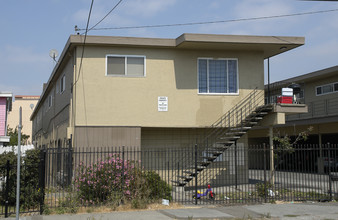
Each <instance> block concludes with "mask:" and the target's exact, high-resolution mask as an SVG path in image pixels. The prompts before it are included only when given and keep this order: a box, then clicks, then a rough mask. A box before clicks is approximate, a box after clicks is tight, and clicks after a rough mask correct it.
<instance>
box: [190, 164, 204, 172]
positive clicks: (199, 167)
mask: <svg viewBox="0 0 338 220" xmlns="http://www.w3.org/2000/svg"><path fill="white" fill-rule="evenodd" d="M205 168H207V167H206V166H201V165H198V166H197V170H198V171H201V170H204V169H205ZM189 169H195V166H192V167H189Z"/></svg>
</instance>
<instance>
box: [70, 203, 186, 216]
mask: <svg viewBox="0 0 338 220" xmlns="http://www.w3.org/2000/svg"><path fill="white" fill-rule="evenodd" d="M181 208H185V207H184V206H183V205H181V204H179V203H170V205H169V206H167V205H162V204H160V203H154V204H149V205H148V206H147V208H144V209H135V208H132V206H131V204H129V203H128V204H124V205H120V206H118V207H116V208H115V209H113V208H112V207H109V206H100V207H81V208H79V210H78V211H77V213H76V214H84V213H107V212H130V211H146V210H160V209H181Z"/></svg>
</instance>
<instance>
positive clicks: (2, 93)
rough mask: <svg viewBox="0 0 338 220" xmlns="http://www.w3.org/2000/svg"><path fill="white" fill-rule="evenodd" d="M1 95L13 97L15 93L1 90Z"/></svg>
mask: <svg viewBox="0 0 338 220" xmlns="http://www.w3.org/2000/svg"><path fill="white" fill-rule="evenodd" d="M0 97H7V98H12V97H13V94H12V93H11V92H0Z"/></svg>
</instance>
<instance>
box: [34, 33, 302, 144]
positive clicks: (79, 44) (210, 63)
mask: <svg viewBox="0 0 338 220" xmlns="http://www.w3.org/2000/svg"><path fill="white" fill-rule="evenodd" d="M83 41H84V36H81V35H72V36H70V38H69V40H68V42H67V44H66V46H65V48H64V50H63V52H62V54H61V57H60V59H59V62H58V63H57V65H56V67H55V68H54V70H53V72H52V74H51V76H50V78H49V80H48V82H47V85H46V87H45V89H44V91H43V94H42V96H41V98H40V100H39V101H38V103H37V106H36V108H35V109H34V111H33V113H32V116H31V120H32V121H33V134H32V135H33V140H34V141H35V143H36V145H37V146H39V147H41V146H45V147H61V146H65V144H66V141H67V140H68V139H70V138H71V137H73V138H72V142H73V146H82V147H103V146H104V147H108V146H134V147H142V148H146V147H148V148H149V147H169V146H170V147H184V146H190V144H191V142H192V141H194V139H193V138H191V137H192V135H198V134H203V133H205V131H206V127H208V126H210V125H211V124H212V123H213V122H214V121H216V120H217V119H218V118H220V117H221V116H222V115H224V114H225V113H226V112H228V111H229V110H230V109H231V108H232V107H233V106H235V105H236V104H237V103H239V102H240V101H241V100H242V99H243V98H245V97H246V96H247V95H248V94H250V93H251V92H252V91H253V90H255V89H257V90H259V91H263V90H264V59H266V58H269V57H272V56H275V55H278V54H280V53H283V52H285V51H288V50H291V49H293V48H296V47H298V46H301V45H303V44H304V38H303V37H275V36H232V35H208V34H183V35H181V36H180V37H178V38H176V39H159V38H132V37H108V36H87V38H86V42H85V47H83ZM83 49H85V50H84V51H83ZM262 104H263V103H262ZM177 139H180V141H179V143H176V142H175V140H177Z"/></svg>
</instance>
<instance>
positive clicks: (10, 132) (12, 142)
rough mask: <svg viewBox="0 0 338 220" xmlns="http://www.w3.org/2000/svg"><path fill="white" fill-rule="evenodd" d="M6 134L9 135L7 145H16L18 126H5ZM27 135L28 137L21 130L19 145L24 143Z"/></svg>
mask: <svg viewBox="0 0 338 220" xmlns="http://www.w3.org/2000/svg"><path fill="white" fill-rule="evenodd" d="M7 134H8V136H10V140H9V143H8V146H17V145H18V134H19V132H18V127H15V129H13V128H10V127H8V126H7ZM29 137H30V136H29V135H27V134H24V133H22V132H21V145H24V144H26V142H27V140H28V138H29Z"/></svg>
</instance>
